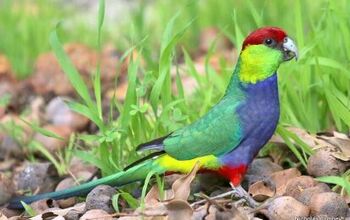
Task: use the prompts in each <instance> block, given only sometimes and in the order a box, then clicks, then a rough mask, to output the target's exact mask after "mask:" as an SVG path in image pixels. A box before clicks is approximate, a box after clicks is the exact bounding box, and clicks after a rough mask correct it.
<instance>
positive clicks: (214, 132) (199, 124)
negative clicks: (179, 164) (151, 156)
mask: <svg viewBox="0 0 350 220" xmlns="http://www.w3.org/2000/svg"><path fill="white" fill-rule="evenodd" d="M239 104H240V102H237V100H232V99H223V100H221V101H220V102H219V103H218V104H217V105H216V106H214V107H213V108H212V109H211V110H210V111H209V112H208V113H207V114H206V115H204V116H203V117H202V118H200V119H199V120H197V121H196V122H194V123H193V124H190V125H188V126H186V127H184V128H182V129H179V130H177V131H175V132H173V133H172V134H170V135H169V136H168V137H167V138H165V139H164V141H163V149H164V150H165V152H166V153H168V154H169V155H170V156H172V157H174V158H176V159H178V160H188V159H193V158H196V157H201V156H205V155H215V156H217V155H221V154H224V153H227V152H229V151H231V150H232V149H234V148H235V147H236V146H237V145H238V144H239V143H240V141H241V139H242V136H243V135H242V128H241V125H240V122H239V119H238V116H237V115H236V109H237V106H238V105H239Z"/></svg>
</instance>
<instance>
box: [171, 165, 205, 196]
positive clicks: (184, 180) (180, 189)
mask: <svg viewBox="0 0 350 220" xmlns="http://www.w3.org/2000/svg"><path fill="white" fill-rule="evenodd" d="M198 170H199V164H198V163H196V164H195V166H194V167H193V169H192V170H191V172H190V173H188V174H187V175H186V176H183V177H181V178H179V179H178V180H176V181H175V182H174V184H173V186H172V191H173V196H172V198H171V199H182V200H187V198H188V196H189V195H190V190H191V188H190V185H191V182H192V181H193V179H194V178H195V176H196V173H197V171H198Z"/></svg>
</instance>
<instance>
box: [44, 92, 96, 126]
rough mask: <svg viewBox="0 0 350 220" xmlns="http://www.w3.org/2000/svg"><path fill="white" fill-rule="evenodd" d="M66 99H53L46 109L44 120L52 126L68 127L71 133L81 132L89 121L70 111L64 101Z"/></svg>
mask: <svg viewBox="0 0 350 220" xmlns="http://www.w3.org/2000/svg"><path fill="white" fill-rule="evenodd" d="M65 99H67V100H69V98H68V97H55V98H54V99H52V100H51V101H50V102H49V103H48V105H47V107H46V118H47V120H48V121H49V123H51V124H52V125H58V126H68V127H70V128H71V129H72V130H73V131H77V130H79V131H80V130H83V129H84V128H86V126H87V125H88V123H89V119H87V118H86V117H85V116H83V115H80V114H78V113H76V112H74V111H72V110H71V109H70V108H69V107H68V105H67V104H66V103H65V102H64V100H65Z"/></svg>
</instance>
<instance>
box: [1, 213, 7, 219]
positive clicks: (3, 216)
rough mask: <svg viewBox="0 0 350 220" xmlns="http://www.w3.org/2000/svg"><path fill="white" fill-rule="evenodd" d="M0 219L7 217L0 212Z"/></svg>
mask: <svg viewBox="0 0 350 220" xmlns="http://www.w3.org/2000/svg"><path fill="white" fill-rule="evenodd" d="M0 220H8V218H7V217H6V216H5V215H4V214H2V213H1V212H0Z"/></svg>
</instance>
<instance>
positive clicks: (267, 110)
mask: <svg viewBox="0 0 350 220" xmlns="http://www.w3.org/2000/svg"><path fill="white" fill-rule="evenodd" d="M240 86H241V91H242V92H243V94H244V95H245V100H244V101H243V102H242V104H240V105H239V106H238V108H237V110H236V114H237V116H238V118H239V121H240V126H241V129H242V134H243V137H242V140H241V142H240V144H239V145H238V146H237V147H236V148H235V149H234V150H233V151H231V152H230V153H228V154H226V155H224V156H222V157H221V158H220V160H221V162H222V163H223V164H225V165H228V166H239V165H241V164H244V165H248V164H249V163H250V162H251V161H252V160H253V158H254V157H255V155H256V154H257V153H258V152H259V150H260V149H261V148H262V147H263V146H264V145H265V144H266V142H267V141H268V140H269V139H270V138H271V136H272V135H273V133H274V131H275V129H276V126H277V123H278V120H279V115H280V107H279V98H278V86H277V75H276V74H274V75H273V76H271V77H269V78H268V79H266V80H264V81H261V82H257V83H256V84H241V85H240Z"/></svg>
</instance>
